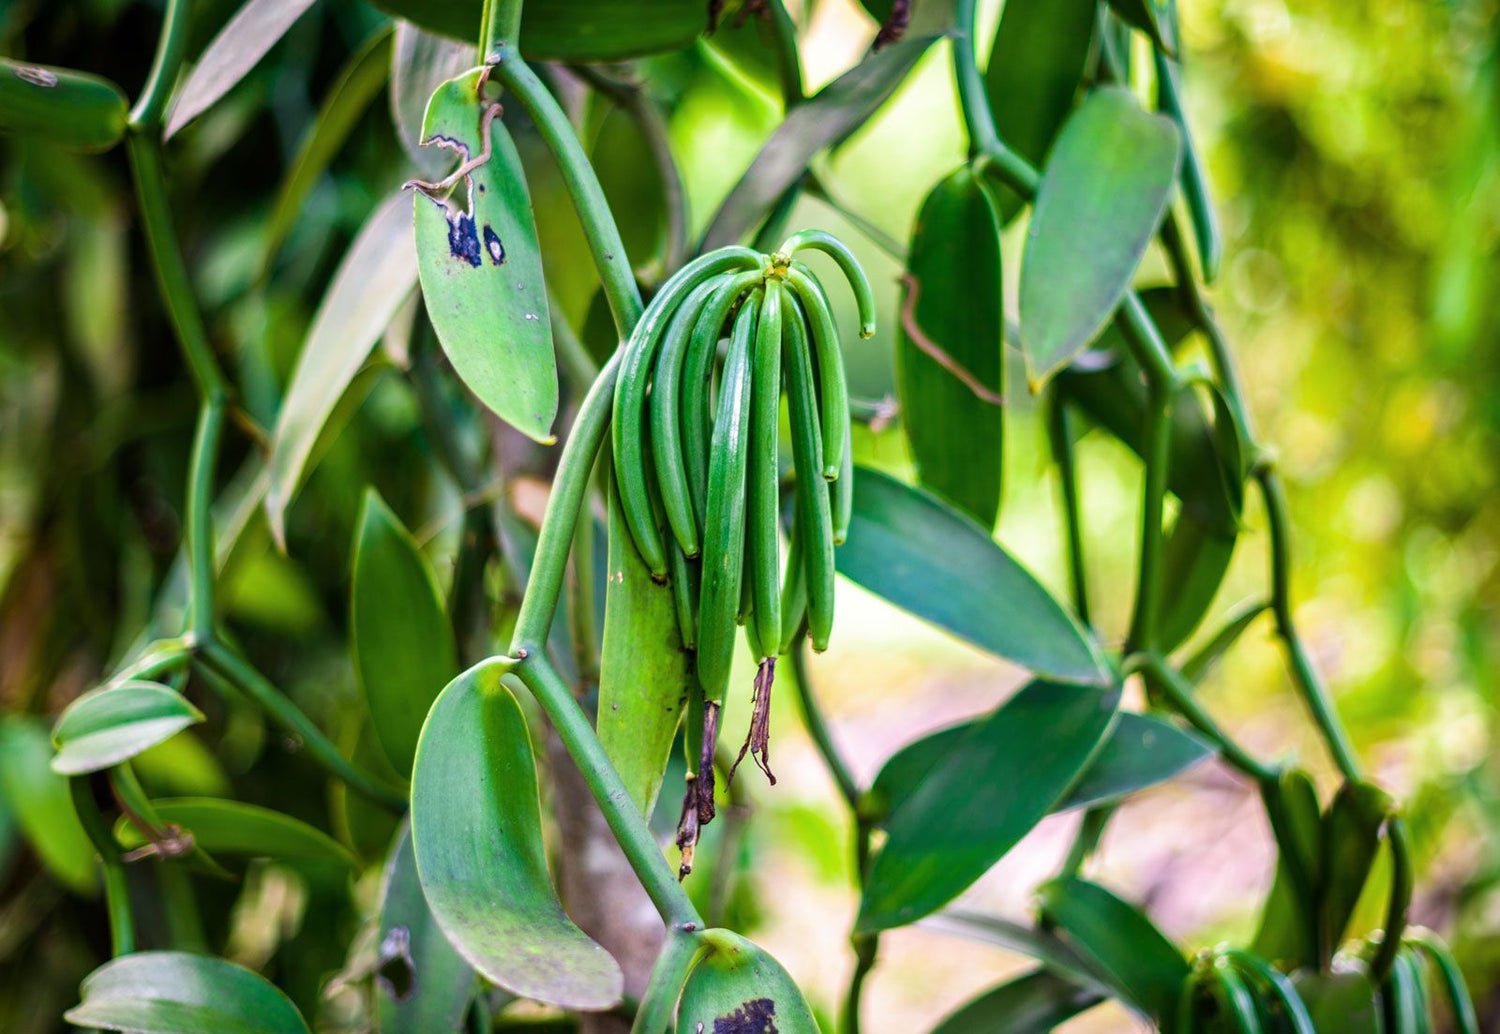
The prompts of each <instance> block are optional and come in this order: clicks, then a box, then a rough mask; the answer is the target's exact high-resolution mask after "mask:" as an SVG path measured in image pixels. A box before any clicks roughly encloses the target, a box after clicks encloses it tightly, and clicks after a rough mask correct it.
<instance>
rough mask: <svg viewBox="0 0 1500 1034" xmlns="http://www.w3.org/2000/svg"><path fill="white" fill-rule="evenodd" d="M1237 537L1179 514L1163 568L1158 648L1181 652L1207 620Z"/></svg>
mask: <svg viewBox="0 0 1500 1034" xmlns="http://www.w3.org/2000/svg"><path fill="white" fill-rule="evenodd" d="M1237 537H1238V536H1237V535H1236V534H1235V533H1234V532H1233V531H1222V530H1219V529H1217V528H1212V527H1209V526H1207V525H1205V524H1204V523H1203V522H1202V521H1200V520H1198V518H1197V517H1195V516H1194V515H1193V514H1192V513H1190V512H1186V511H1184V512H1182V513H1180V514H1178V515H1177V520H1176V521H1175V522H1174V523H1173V524H1172V530H1171V532H1170V533H1169V534H1168V535H1167V548H1166V556H1165V557H1164V563H1163V565H1162V584H1163V585H1164V586H1165V587H1166V593H1165V597H1166V598H1165V599H1164V600H1162V608H1161V613H1160V615H1158V617H1157V633H1156V645H1157V649H1159V650H1162V651H1169V650H1175V649H1177V647H1178V646H1179V645H1181V644H1182V643H1183V642H1184V641H1186V639H1187V638H1188V636H1190V635H1192V634H1193V632H1194V630H1195V629H1197V627H1198V625H1199V623H1200V622H1202V621H1203V618H1204V615H1206V614H1207V613H1208V610H1209V607H1210V606H1211V605H1212V604H1213V601H1214V597H1215V596H1217V595H1218V593H1219V586H1221V585H1223V584H1224V576H1225V575H1227V574H1228V573H1229V561H1230V560H1231V559H1232V558H1233V557H1234V544H1235V540H1236V538H1237Z"/></svg>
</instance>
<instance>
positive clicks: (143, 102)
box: [128, 0, 188, 133]
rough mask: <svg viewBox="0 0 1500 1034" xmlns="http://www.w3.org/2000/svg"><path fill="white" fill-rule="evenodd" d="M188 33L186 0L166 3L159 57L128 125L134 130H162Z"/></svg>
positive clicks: (159, 40)
mask: <svg viewBox="0 0 1500 1034" xmlns="http://www.w3.org/2000/svg"><path fill="white" fill-rule="evenodd" d="M187 31H188V4H187V0H167V10H166V14H165V15H164V16H163V18H162V24H161V35H160V36H159V37H158V38H157V42H156V57H155V58H154V59H153V60H152V62H151V71H150V73H149V74H147V76H146V85H145V86H144V87H142V88H141V95H140V97H139V99H137V100H136V102H135V107H133V108H131V109H130V121H129V123H128V124H129V126H130V128H131V129H132V130H135V131H137V132H151V133H154V132H155V131H156V130H157V129H159V128H160V126H161V119H162V115H163V113H164V112H165V111H166V110H167V98H168V97H169V96H170V95H171V93H172V87H173V85H174V84H175V83H176V81H177V72H178V70H179V69H181V67H182V51H183V47H184V46H186V44H187Z"/></svg>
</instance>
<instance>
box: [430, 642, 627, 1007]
mask: <svg viewBox="0 0 1500 1034" xmlns="http://www.w3.org/2000/svg"><path fill="white" fill-rule="evenodd" d="M508 670H509V663H508V662H506V661H504V660H503V659H502V660H493V659H492V660H489V661H485V662H483V663H481V664H479V665H476V666H475V667H473V668H470V669H469V670H468V671H466V672H464V673H463V674H462V675H460V676H459V677H458V678H456V679H454V680H453V681H452V682H451V683H449V684H448V687H447V688H446V689H444V690H443V692H442V694H441V695H440V696H439V697H438V699H437V702H436V703H434V704H433V706H432V711H431V713H429V714H428V716H427V724H426V725H424V726H423V728H422V739H421V741H420V743H419V744H418V745H417V762H416V767H415V769H414V771H413V772H412V807H411V816H412V843H413V845H414V846H415V848H416V853H417V871H418V872H419V873H420V874H421V878H422V890H423V892H424V893H425V894H426V896H427V905H428V907H429V908H431V909H432V914H433V917H434V918H435V919H436V920H437V923H438V925H439V926H440V927H442V930H443V932H444V933H445V934H447V936H448V940H449V941H450V942H452V944H453V946H454V947H455V948H457V949H458V952H459V954H460V955H462V956H463V957H464V958H465V959H466V960H467V961H468V963H469V964H470V965H471V966H473V967H474V968H475V969H476V970H478V971H479V974H480V975H481V976H483V977H485V978H486V979H488V980H490V981H492V982H493V983H496V984H498V985H500V986H501V987H503V988H505V989H506V990H507V991H511V992H513V993H515V994H517V995H520V996H522V997H524V998H535V999H537V1000H538V1001H542V1002H549V1003H551V1004H554V1005H560V1006H563V1007H565V1008H569V1009H585V1010H588V1009H608V1008H610V1007H611V1006H613V1005H614V1004H615V1003H616V1002H618V1001H619V1000H620V994H621V988H622V981H623V977H622V975H621V973H620V967H619V966H618V965H617V964H616V963H615V960H614V959H613V958H612V957H610V955H609V953H608V952H606V951H605V950H604V949H603V948H601V947H600V946H599V945H598V944H595V943H594V942H593V941H592V940H591V939H590V938H589V937H588V935H587V934H585V933H584V932H583V931H582V930H580V929H578V927H577V926H575V925H573V921H572V920H571V919H569V918H568V916H567V913H565V912H564V911H563V909H562V905H561V904H560V903H559V902H558V900H557V892H556V891H555V890H553V888H552V879H551V876H550V875H549V874H548V872H547V859H546V855H545V853H544V851H543V844H542V820H541V809H540V804H539V802H538V799H537V781H536V768H535V762H534V760H533V758H532V752H531V738H530V737H529V736H528V735H527V732H526V720H525V718H524V717H523V716H522V714H521V709H520V707H519V706H518V705H517V704H516V700H515V697H513V696H512V695H511V692H510V690H509V689H507V688H506V687H505V686H504V685H502V684H501V681H500V678H501V676H502V675H504V674H505V673H506V672H507V671H508ZM477 830H483V831H484V835H482V836H481V835H476V831H477Z"/></svg>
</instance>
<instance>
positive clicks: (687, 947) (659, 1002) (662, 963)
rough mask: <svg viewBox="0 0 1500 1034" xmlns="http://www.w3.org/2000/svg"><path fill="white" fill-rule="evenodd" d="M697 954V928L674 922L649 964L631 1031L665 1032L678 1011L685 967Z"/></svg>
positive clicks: (641, 1033) (638, 1033) (640, 1033)
mask: <svg viewBox="0 0 1500 1034" xmlns="http://www.w3.org/2000/svg"><path fill="white" fill-rule="evenodd" d="M697 957H698V931H696V930H689V929H687V928H685V927H681V926H674V927H671V928H669V929H668V930H667V939H666V941H665V942H664V943H663V944H662V946H661V954H659V955H657V957H656V965H654V966H652V967H651V980H650V982H649V983H647V984H646V993H645V994H644V995H642V996H641V1005H640V1008H639V1009H637V1010H636V1013H635V1021H634V1022H633V1023H632V1024H631V1025H630V1034H666V1032H667V1031H668V1030H670V1029H671V1026H672V1017H673V1015H674V1014H675V1013H676V1012H677V997H678V995H679V994H681V993H682V985H683V984H684V983H685V982H686V981H687V975H688V970H690V969H692V968H693V962H694V960H695V959H696V958H697Z"/></svg>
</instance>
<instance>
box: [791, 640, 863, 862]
mask: <svg viewBox="0 0 1500 1034" xmlns="http://www.w3.org/2000/svg"><path fill="white" fill-rule="evenodd" d="M789 652H790V653H791V656H792V681H793V682H794V683H796V689H797V701H798V703H800V704H801V705H802V719H803V721H804V722H805V723H806V725H807V734H808V736H810V737H812V741H813V746H814V747H816V748H817V751H818V755H819V756H820V757H822V759H823V764H824V765H825V766H827V768H828V773H829V775H831V776H832V777H833V781H834V783H835V784H837V786H838V789H839V794H840V796H842V797H843V798H844V803H845V804H847V805H848V806H849V810H850V811H851V812H853V813H854V814H855V815H856V816H858V814H859V799H860V796H861V791H860V788H859V783H857V782H856V781H855V779H854V773H853V772H852V771H850V769H849V764H848V762H846V761H845V760H844V757H843V755H842V754H840V753H839V748H838V746H837V745H836V744H835V743H834V742H833V734H832V733H831V732H830V731H829V729H828V723H827V722H825V721H824V720H823V711H822V709H821V708H820V707H819V706H818V700H817V697H815V696H814V695H813V689H812V679H811V678H810V677H809V674H808V670H807V637H806V636H798V637H797V640H796V642H794V643H793V644H792V648H791V650H790V651H789ZM856 875H859V876H862V875H863V874H862V873H860V874H856Z"/></svg>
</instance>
